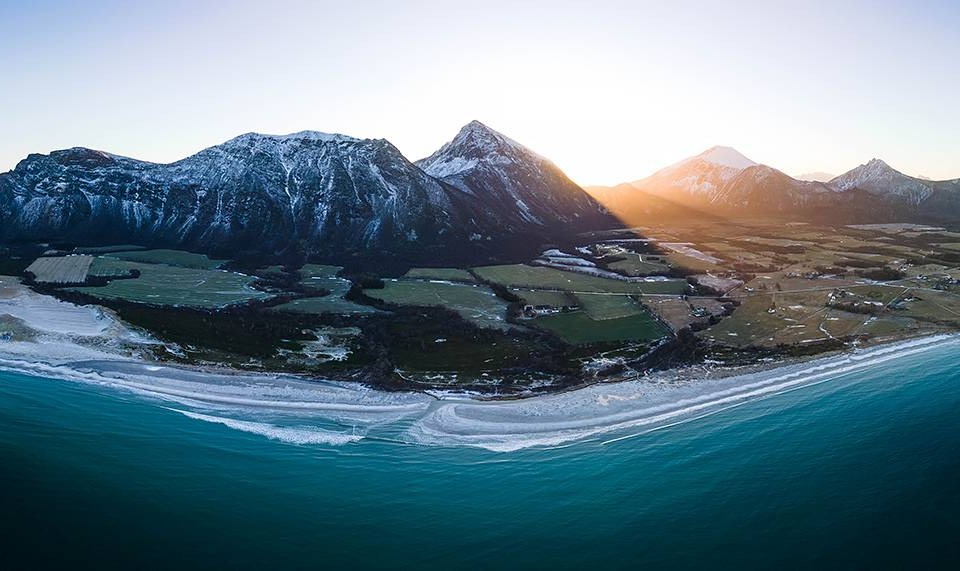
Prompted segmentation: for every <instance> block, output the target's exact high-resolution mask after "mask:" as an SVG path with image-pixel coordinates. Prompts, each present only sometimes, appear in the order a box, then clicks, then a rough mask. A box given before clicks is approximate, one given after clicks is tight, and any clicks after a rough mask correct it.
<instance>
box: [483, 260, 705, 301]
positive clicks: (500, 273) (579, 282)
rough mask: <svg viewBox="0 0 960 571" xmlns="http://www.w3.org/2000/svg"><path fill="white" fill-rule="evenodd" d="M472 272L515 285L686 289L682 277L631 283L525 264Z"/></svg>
mask: <svg viewBox="0 0 960 571" xmlns="http://www.w3.org/2000/svg"><path fill="white" fill-rule="evenodd" d="M473 271H474V272H476V274H477V275H478V276H480V277H481V278H483V279H485V280H487V281H491V282H494V283H498V284H502V285H505V286H509V287H515V288H529V289H556V290H563V291H573V292H593V293H607V292H609V293H632V294H642V293H669V294H682V293H684V292H685V291H686V290H687V282H686V280H680V279H673V280H663V281H636V282H629V281H625V280H614V279H607V278H599V277H596V276H590V275H586V274H580V273H575V272H567V271H563V270H556V269H553V268H545V267H542V266H527V265H524V264H513V265H506V266H483V267H478V268H473Z"/></svg>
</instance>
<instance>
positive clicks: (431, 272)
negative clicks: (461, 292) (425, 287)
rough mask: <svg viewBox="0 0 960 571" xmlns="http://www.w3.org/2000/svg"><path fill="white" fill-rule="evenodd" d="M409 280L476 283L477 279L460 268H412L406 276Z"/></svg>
mask: <svg viewBox="0 0 960 571" xmlns="http://www.w3.org/2000/svg"><path fill="white" fill-rule="evenodd" d="M403 277H405V278H407V279H418V280H447V281H451V282H469V283H476V281H477V279H476V278H475V277H473V274H471V273H470V272H468V271H467V270H461V269H459V268H410V271H408V272H407V273H406V274H404V276H403Z"/></svg>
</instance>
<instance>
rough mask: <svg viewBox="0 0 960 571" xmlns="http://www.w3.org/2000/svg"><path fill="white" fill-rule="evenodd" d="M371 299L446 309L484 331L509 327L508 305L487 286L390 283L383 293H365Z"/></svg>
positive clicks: (396, 281)
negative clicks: (484, 329)
mask: <svg viewBox="0 0 960 571" xmlns="http://www.w3.org/2000/svg"><path fill="white" fill-rule="evenodd" d="M364 293H365V294H367V295H368V296H370V297H372V298H374V299H379V300H381V301H385V302H387V303H395V304H397V305H412V306H434V307H445V308H447V309H450V310H452V311H455V312H457V313H459V314H460V315H462V316H463V317H464V319H466V320H468V321H470V322H473V323H475V324H476V325H478V326H480V327H488V328H494V329H504V328H507V327H508V324H507V320H506V315H507V302H505V301H503V300H502V299H500V298H498V297H497V296H496V295H495V294H494V293H493V292H492V291H490V290H489V289H488V288H487V287H485V286H480V285H468V284H451V283H439V282H430V281H419V280H390V281H387V282H386V284H385V287H384V288H383V289H368V290H364Z"/></svg>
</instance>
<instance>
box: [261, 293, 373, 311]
mask: <svg viewBox="0 0 960 571" xmlns="http://www.w3.org/2000/svg"><path fill="white" fill-rule="evenodd" d="M269 309H270V311H286V312H290V313H309V314H314V315H319V314H322V313H336V314H340V315H358V314H366V313H378V312H379V310H378V309H376V308H373V307H370V306H368V305H360V304H359V303H354V302H352V301H348V300H345V299H343V298H342V297H341V296H339V295H335V294H332V293H331V294H330V295H325V296H323V297H306V298H303V299H295V300H293V301H290V302H288V303H284V304H281V305H276V306H273V307H271V308H269Z"/></svg>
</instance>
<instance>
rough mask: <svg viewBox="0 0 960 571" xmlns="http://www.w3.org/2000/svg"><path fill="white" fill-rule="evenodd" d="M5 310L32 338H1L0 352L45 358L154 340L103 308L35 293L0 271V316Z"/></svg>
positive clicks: (101, 352)
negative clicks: (134, 329)
mask: <svg viewBox="0 0 960 571" xmlns="http://www.w3.org/2000/svg"><path fill="white" fill-rule="evenodd" d="M4 316H9V317H8V318H13V319H15V320H17V322H18V323H19V324H20V325H21V327H23V328H24V329H25V330H26V331H28V332H29V333H30V337H31V339H30V340H5V341H0V354H6V355H19V356H23V357H30V358H36V359H40V360H43V361H45V362H56V361H60V360H64V359H77V358H101V359H102V358H105V357H118V356H123V355H125V354H126V353H127V352H128V351H125V350H124V345H125V344H136V343H149V342H153V341H152V340H150V339H148V338H146V337H144V336H143V335H140V334H138V333H136V332H134V331H132V330H130V329H129V328H128V327H126V326H125V325H123V324H122V323H121V322H120V321H119V320H117V319H116V318H114V317H113V316H112V315H110V314H109V313H108V312H107V311H105V310H104V309H103V308H100V307H97V306H93V305H89V306H80V305H74V304H72V303H67V302H64V301H60V300H58V299H55V298H53V297H51V296H48V295H41V294H38V293H36V292H34V291H31V290H30V289H29V288H27V287H26V286H23V285H22V284H21V283H20V280H19V279H18V278H15V277H10V276H0V317H4Z"/></svg>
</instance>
